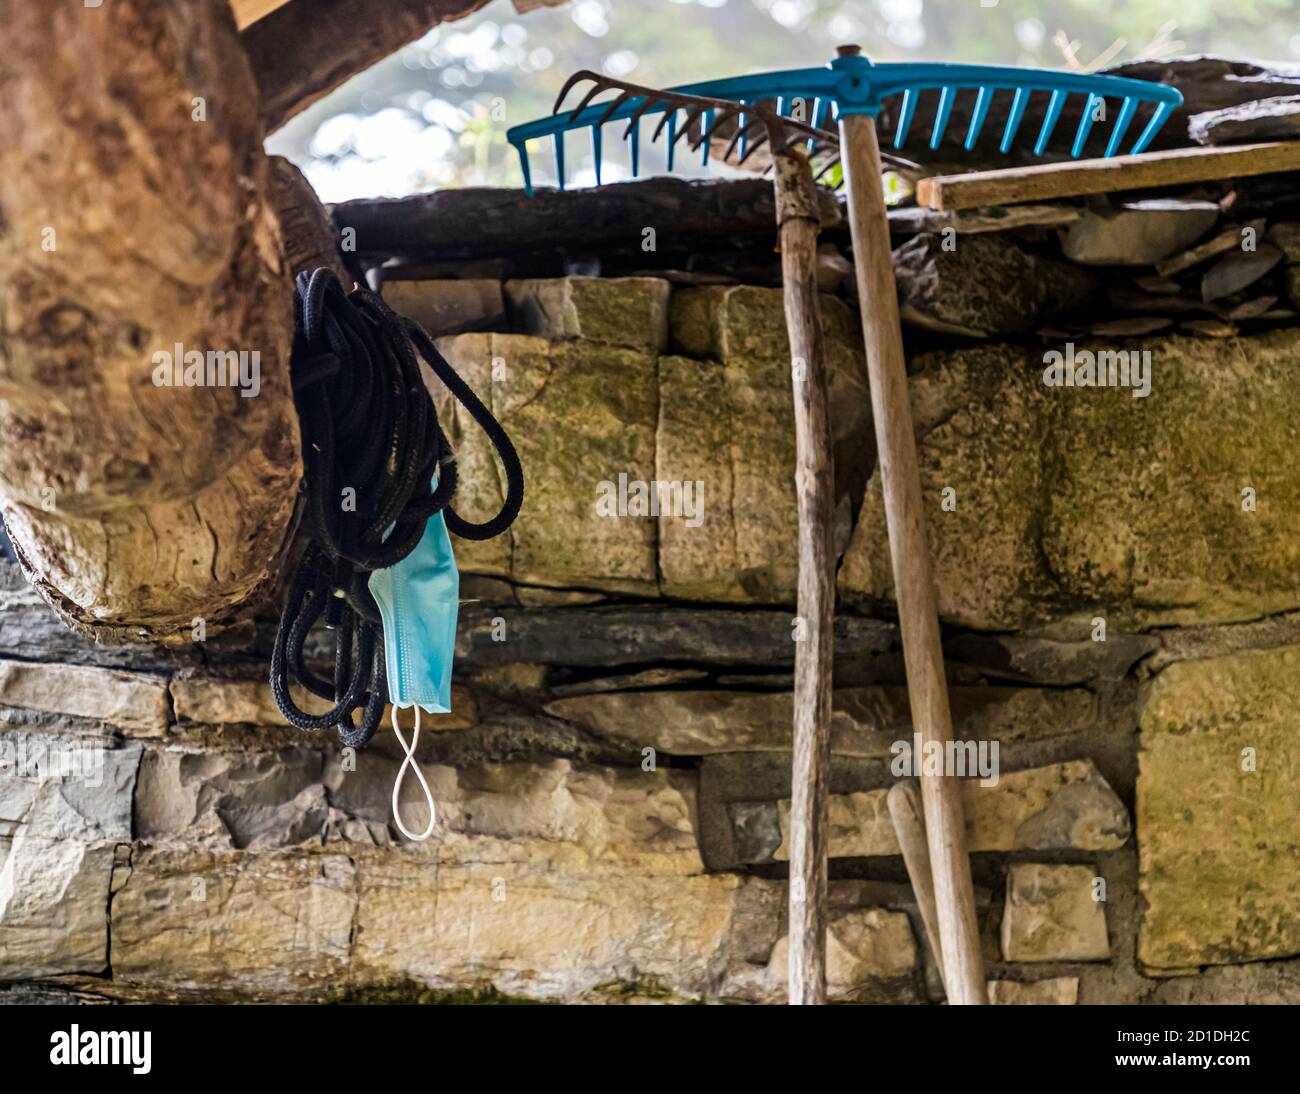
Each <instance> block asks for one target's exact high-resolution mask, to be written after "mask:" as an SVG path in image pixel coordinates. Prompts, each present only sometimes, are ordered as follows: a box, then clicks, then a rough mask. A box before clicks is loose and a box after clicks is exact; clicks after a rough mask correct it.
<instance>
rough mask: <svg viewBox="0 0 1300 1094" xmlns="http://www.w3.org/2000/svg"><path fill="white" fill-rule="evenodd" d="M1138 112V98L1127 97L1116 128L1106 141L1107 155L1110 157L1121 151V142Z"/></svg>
mask: <svg viewBox="0 0 1300 1094" xmlns="http://www.w3.org/2000/svg"><path fill="white" fill-rule="evenodd" d="M1136 113H1137V100H1136V99H1134V98H1127V99H1125V100H1124V105H1123V106H1121V107H1120V108H1119V117H1118V118H1116V119H1115V128H1114V129H1113V130H1111V134H1110V140H1109V141H1107V142H1106V157H1107V158H1108V159H1109V158H1110V157H1111V156H1113V155H1114V154H1115V153H1116V152H1118V151H1119V146H1120V142H1121V141H1122V140H1123V139H1124V134H1125V132H1126V131H1127V130H1128V127H1129V123H1130V122H1131V121H1132V120H1133V115H1134V114H1136Z"/></svg>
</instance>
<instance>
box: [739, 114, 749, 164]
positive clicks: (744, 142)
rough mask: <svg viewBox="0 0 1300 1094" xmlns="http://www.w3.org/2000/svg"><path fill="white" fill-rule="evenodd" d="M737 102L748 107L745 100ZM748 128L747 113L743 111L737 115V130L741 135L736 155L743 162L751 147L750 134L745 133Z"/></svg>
mask: <svg viewBox="0 0 1300 1094" xmlns="http://www.w3.org/2000/svg"><path fill="white" fill-rule="evenodd" d="M736 102H738V103H740V105H741V106H745V105H746V103H745V100H744V99H737V100H736ZM746 128H747V126H746V125H745V112H744V111H743V110H742V111H741V112H740V113H739V114H737V115H736V130H737V132H739V133H740V143H739V145H738V147H737V149H736V155H738V156H739V157H740V158H741V159H742V160H743V159H744V158H745V149H747V148H748V147H749V134H748V133H746V132H745V130H746Z"/></svg>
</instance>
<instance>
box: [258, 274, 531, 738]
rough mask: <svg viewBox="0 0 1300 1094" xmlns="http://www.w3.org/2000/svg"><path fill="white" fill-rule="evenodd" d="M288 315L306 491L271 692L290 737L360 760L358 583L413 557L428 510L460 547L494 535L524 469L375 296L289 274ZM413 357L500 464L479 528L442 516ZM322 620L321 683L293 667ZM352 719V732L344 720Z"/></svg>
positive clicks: (368, 651) (367, 630) (372, 677)
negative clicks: (500, 499)
mask: <svg viewBox="0 0 1300 1094" xmlns="http://www.w3.org/2000/svg"><path fill="white" fill-rule="evenodd" d="M294 309H295V316H294V317H295V331H294V343H293V363H292V373H293V391H294V401H295V402H296V404H297V407H298V419H299V424H300V426H301V430H302V449H303V464H304V478H305V480H306V492H307V505H306V512H305V514H304V527H303V529H302V532H301V534H302V535H303V537H304V538H305V539H306V541H307V543H306V547H305V548H304V551H303V555H302V559H301V561H300V563H299V565H298V570H297V572H296V573H295V575H294V577H293V580H292V582H291V584H290V588H289V596H288V600H287V601H286V603H285V607H284V614H283V615H282V616H281V617H280V625H279V627H278V628H277V630H276V635H275V648H274V650H273V651H272V653H271V690H272V693H273V694H274V695H275V702H276V705H277V706H278V707H279V708H280V711H281V713H282V714H284V716H285V718H286V719H287V720H288V721H289V723H290V725H293V726H297V727H298V728H299V729H312V730H318V729H324V728H325V727H326V726H336V727H337V728H338V734H339V741H340V742H341V743H343V744H344V745H352V746H354V747H359V746H361V745H364V744H365V743H366V742H367V741H369V740H370V738H371V737H373V736H374V733H375V728H376V727H377V726H378V725H379V719H380V717H381V716H382V715H383V711H384V705H385V704H386V703H387V701H388V684H387V680H386V679H385V673H384V641H383V628H382V625H381V623H380V618H379V609H378V607H377V606H376V604H375V600H374V597H373V596H371V594H370V589H369V586H368V581H369V579H370V575H371V573H373V572H374V571H375V570H380V569H384V568H385V567H388V566H393V565H395V564H396V563H398V562H400V561H401V560H402V559H404V558H405V557H406V556H407V555H409V554H410V553H411V552H412V551H413V550H415V547H416V545H417V544H418V543H419V542H420V538H421V537H422V536H423V535H424V526H425V524H426V523H427V521H428V519H429V517H431V516H432V515H433V514H434V513H437V512H440V511H441V512H442V513H443V516H444V519H445V520H446V522H447V528H448V530H449V531H451V532H454V533H455V534H456V535H458V536H460V537H462V538H464V539H489V538H491V537H492V536H495V535H499V534H500V533H501V532H504V531H505V530H506V529H507V528H509V527H510V525H511V523H512V522H513V521H514V519H515V516H516V515H517V514H518V512H519V507H520V505H521V504H522V502H523V496H524V477H523V469H522V468H521V467H520V464H519V457H518V456H517V455H516V453H515V449H514V446H513V445H512V444H511V443H510V438H509V437H507V436H506V433H505V430H503V429H502V428H501V425H500V423H499V422H497V420H496V419H495V418H494V417H492V414H491V412H489V411H488V409H487V407H485V406H484V405H483V404H482V402H480V401H479V399H478V397H477V396H476V395H475V394H474V392H473V391H472V390H471V389H470V388H469V386H468V385H467V384H466V383H465V381H464V380H462V379H461V378H460V377H459V376H458V375H457V374H456V373H455V371H454V370H453V369H452V367H451V366H450V365H449V364H448V363H447V361H446V360H445V359H444V358H443V356H442V354H440V353H439V352H438V350H437V348H436V347H435V346H434V344H433V340H432V339H431V338H430V337H429V336H428V334H426V333H425V331H424V330H422V329H421V328H420V326H419V325H418V324H416V323H413V322H412V321H411V320H409V319H404V318H402V317H401V316H399V315H397V314H395V313H394V312H393V311H392V310H391V309H390V308H389V307H388V306H387V305H386V304H385V303H384V302H383V300H381V299H380V298H379V297H378V296H377V295H375V294H374V293H372V292H369V291H367V290H366V289H363V288H357V289H355V290H354V291H353V292H352V294H351V295H348V294H346V293H345V292H344V291H343V286H342V285H340V284H339V281H338V278H336V277H335V276H334V274H333V273H331V272H330V271H329V270H327V269H319V270H316V271H314V272H313V273H311V274H310V275H308V274H299V275H298V280H297V295H296V297H295V301H294ZM417 354H418V356H417ZM420 358H423V359H424V360H425V361H426V362H427V363H428V364H429V366H430V367H431V368H432V369H433V371H434V373H435V374H436V375H437V376H438V378H439V379H440V380H441V381H442V382H443V383H444V384H445V385H446V386H447V389H448V390H449V391H450V392H451V393H452V395H453V396H454V397H455V398H456V399H458V400H459V401H460V402H461V403H462V404H463V405H464V407H465V408H466V409H467V410H468V411H469V412H470V414H471V416H472V417H473V418H474V420H475V421H476V422H478V424H479V425H480V426H481V427H482V428H483V430H484V432H485V433H486V434H487V435H488V437H489V439H490V440H491V441H492V444H493V445H494V446H495V448H496V450H497V453H498V455H499V456H500V458H501V464H502V466H503V468H504V469H505V474H506V498H505V502H504V503H503V504H502V506H501V511H500V512H499V513H498V514H497V515H496V516H495V517H493V518H492V519H491V520H488V521H485V522H484V523H482V524H473V523H471V522H469V521H466V520H464V519H463V518H462V517H460V516H459V515H458V514H457V513H456V511H455V510H454V509H453V508H452V507H451V505H450V502H451V499H452V496H453V495H454V494H455V492H456V463H455V459H454V456H453V453H452V449H451V444H450V443H449V442H448V440H447V437H446V435H445V434H444V433H443V431H442V428H441V426H440V425H439V423H438V415H437V412H436V411H435V409H434V405H433V400H432V398H431V397H430V395H429V392H428V389H427V388H426V387H425V385H424V381H423V379H422V377H421V375H420V365H419V359H420ZM435 471H436V472H437V475H438V484H437V488H436V489H435V488H433V486H432V482H433V477H434V473H435ZM349 489H350V490H351V491H352V493H350V494H345V491H347V490H349ZM345 499H346V501H348V502H350V503H351V504H345ZM390 529H391V531H390ZM322 618H323V619H324V621H325V623H326V625H327V626H329V627H330V628H331V629H333V630H334V632H335V650H334V679H333V680H332V681H327V680H324V679H322V678H321V677H319V676H317V675H316V674H315V673H313V672H311V670H310V669H308V668H307V666H306V664H305V663H304V654H303V647H304V645H305V643H306V640H307V635H308V633H309V632H310V631H311V629H312V627H313V626H315V625H316V623H318V622H319V621H320V620H321V619H322ZM291 676H292V678H294V679H296V680H298V682H300V683H301V684H302V685H303V686H304V687H305V688H306V689H307V690H308V691H310V692H312V693H313V694H315V695H318V696H320V697H321V698H322V699H327V700H329V701H330V702H332V703H334V706H333V708H331V709H330V710H328V711H326V712H325V713H323V714H308V713H306V712H305V711H302V710H300V709H299V708H298V707H297V706H296V705H295V704H294V702H293V699H292V698H291V697H290V695H289V681H290V677H291ZM358 707H361V708H363V709H362V715H361V723H360V724H359V725H357V724H354V722H353V720H352V719H353V711H355V710H356V709H357V708H358Z"/></svg>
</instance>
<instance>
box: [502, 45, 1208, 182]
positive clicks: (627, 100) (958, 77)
mask: <svg viewBox="0 0 1300 1094" xmlns="http://www.w3.org/2000/svg"><path fill="white" fill-rule="evenodd" d="M585 76H588V74H579V77H575V79H574V80H570V81H569V83H567V84H566V85H565V87H564V89H563V90H562V91H561V93H560V97H559V100H558V101H557V103H556V110H557V112H556V113H555V114H553V115H551V116H550V117H546V118H539V119H538V120H537V121H532V122H526V123H525V124H523V125H516V126H514V127H512V128H511V129H510V130H509V131H508V132H507V134H506V139H507V140H509V142H510V143H511V144H512V145H513V146H514V147H515V150H516V151H517V152H518V153H519V161H520V164H521V166H522V168H523V173H524V186H525V187H526V188H527V189H528V192H529V193H531V192H532V172H531V170H530V167H529V161H528V143H529V141H533V140H536V139H538V138H541V137H550V138H551V139H552V140H553V142H554V148H555V164H556V176H557V178H558V179H559V185H560V189H564V182H565V173H564V134H565V133H566V132H568V131H570V130H573V129H590V130H591V139H592V151H593V156H594V159H595V163H596V181H597V183H598V184H599V182H600V163H601V128H602V126H603V125H604V124H605V123H606V122H612V121H628V122H629V123H630V124H629V125H628V127H627V131H626V134H625V135H626V137H627V140H628V142H629V145H630V149H631V160H632V174H633V175H636V174H637V173H638V170H639V166H640V154H639V152H640V148H639V142H640V131H639V128H638V126H637V122H638V121H639V120H640V118H641V117H643V116H645V115H647V114H657V113H664V114H666V115H667V117H666V119H664V120H663V121H661V123H660V125H659V128H658V129H656V131H655V134H656V136H657V135H658V134H659V133H660V132H665V133H666V134H667V140H668V170H670V171H671V170H672V168H673V150H674V145H675V144H676V141H677V138H678V137H679V136H680V133H681V129H682V128H683V127H684V126H683V127H679V125H678V116H679V114H680V115H682V118H683V122H684V123H685V124H691V123H699V124H700V126H701V127H702V129H703V130H708V129H709V128H710V127H711V126H712V124H713V118H712V117H711V116H710V112H709V111H707V110H705V111H703V112H702V116H699V117H696V118H694V119H692V118H690V117H687V116H686V114H687V112H686V111H684V110H683V109H682V108H681V107H679V106H676V105H674V104H672V103H671V102H668V103H664V102H662V101H656V100H655V99H654V98H653V97H651V96H645V95H638V94H632V93H629V92H624V93H623V94H621V95H619V96H617V97H616V98H615V99H612V100H607V101H604V102H600V103H596V104H595V105H590V103H591V99H592V97H593V95H594V94H596V93H598V92H599V91H600V90H602V89H603V88H602V87H601V86H597V87H596V88H595V90H594V91H593V92H591V93H589V94H588V95H587V96H586V97H585V98H584V99H583V100H582V102H581V103H579V105H578V106H577V107H576V108H575V109H573V110H565V111H563V112H560V111H559V106H560V103H562V102H563V101H564V98H565V96H566V95H567V94H568V92H569V90H570V89H571V88H572V86H573V84H574V82H576V80H577V79H580V78H583V77H585ZM613 84H614V82H613V81H609V82H607V83H606V85H605V86H610V85H613ZM615 86H616V85H615ZM669 90H670V92H671V93H677V94H682V95H691V96H704V97H708V98H712V99H725V100H729V101H731V102H735V103H739V104H742V105H749V104H756V103H760V102H761V103H765V104H769V106H770V108H771V109H773V110H775V112H776V113H777V114H779V115H781V116H784V117H797V118H798V120H800V121H802V122H805V123H807V124H808V125H810V126H812V127H814V128H819V127H822V126H825V125H827V124H828V123H830V122H834V121H836V120H838V118H839V117H840V116H841V115H843V114H869V115H873V116H874V115H877V114H879V113H880V112H881V110H883V109H884V107H885V103H886V100H889V99H893V98H895V97H898V102H897V119H898V120H897V127H896V129H895V131H894V135H893V147H894V148H896V149H901V148H903V147H904V144H905V143H906V141H907V137H908V133H909V132H910V131H911V129H912V120H913V117H914V115H915V113H916V108H917V103H918V102H919V100H920V96H921V93H922V92H927V91H937V92H938V103H937V105H936V107H935V114H934V122H933V124H932V125H931V127H930V141H929V146H930V148H932V149H935V148H938V147H939V142H940V141H941V140H942V139H943V135H944V132H945V131H946V129H947V127H948V122H949V119H950V118H951V116H952V112H953V105H954V104H955V102H956V101H957V97H958V96H959V95H963V94H968V95H974V103H973V105H972V107H971V114H970V122H969V124H968V125H967V128H966V136H965V140H964V142H963V145H962V147H963V148H964V149H965V150H967V151H970V150H971V149H972V148H974V147H975V143H976V141H977V140H978V139H979V137H980V133H981V131H982V130H983V129H984V123H985V121H986V119H987V118H988V114H989V108H990V107H991V106H992V104H993V100H994V98H995V96H998V95H1002V94H1009V95H1010V100H1009V106H1008V110H1007V116H1006V122H1005V124H1004V125H1003V126H1002V134H1001V137H1000V139H999V143H998V149H999V151H1001V152H1003V153H1006V152H1008V151H1009V150H1010V149H1011V147H1012V146H1013V144H1014V143H1015V141H1016V137H1017V135H1018V133H1019V130H1020V124H1021V122H1022V121H1023V120H1024V116H1025V110H1026V108H1027V107H1028V105H1029V102H1030V98H1031V96H1033V95H1035V94H1041V95H1046V96H1048V99H1047V104H1046V109H1045V112H1044V115H1043V120H1042V123H1041V125H1040V126H1039V129H1038V134H1037V136H1036V137H1035V138H1034V143H1033V152H1034V155H1035V156H1041V155H1042V154H1043V153H1044V151H1045V150H1046V148H1047V143H1048V141H1049V140H1050V139H1051V137H1052V133H1053V131H1054V130H1055V128H1056V124H1057V122H1058V121H1059V120H1060V118H1061V113H1062V111H1063V110H1064V108H1065V106H1066V103H1067V100H1069V98H1070V96H1079V97H1081V98H1082V106H1083V110H1082V116H1081V118H1080V121H1079V124H1078V126H1077V128H1076V129H1075V133H1074V141H1073V143H1072V145H1071V149H1070V154H1071V156H1073V157H1075V158H1078V157H1079V156H1080V155H1082V153H1083V150H1084V146H1085V145H1086V143H1087V141H1088V138H1089V136H1090V135H1091V133H1092V131H1093V129H1094V127H1095V125H1096V123H1097V122H1098V121H1103V120H1105V121H1108V120H1109V118H1110V114H1109V105H1108V101H1114V102H1117V103H1118V104H1119V108H1118V112H1117V113H1115V115H1114V121H1113V123H1110V124H1111V129H1110V135H1109V137H1108V138H1107V140H1106V147H1105V151H1104V152H1103V153H1102V155H1103V156H1106V157H1109V156H1114V155H1116V154H1118V153H1119V152H1120V151H1121V149H1122V147H1123V142H1124V138H1125V136H1126V135H1127V134H1128V132H1129V130H1130V129H1131V128H1132V126H1133V121H1134V119H1135V118H1136V117H1137V116H1138V113H1139V111H1143V112H1145V110H1146V109H1147V108H1151V113H1150V115H1149V117H1147V120H1146V123H1145V125H1144V126H1143V128H1142V129H1141V131H1140V133H1139V134H1138V137H1137V139H1136V140H1134V142H1133V144H1132V146H1131V147H1130V148H1129V149H1128V151H1129V153H1137V152H1142V151H1144V150H1145V149H1146V148H1147V146H1148V145H1150V143H1151V141H1152V139H1153V138H1154V137H1155V135H1156V134H1157V133H1158V132H1159V131H1160V128H1161V126H1163V125H1164V124H1165V122H1166V121H1167V120H1168V118H1169V115H1170V114H1172V113H1173V111H1174V110H1175V109H1177V107H1178V106H1179V105H1181V103H1182V101H1183V97H1182V94H1181V93H1180V92H1178V91H1177V90H1176V89H1175V88H1172V87H1169V86H1167V85H1166V84H1157V83H1152V82H1150V81H1147V80H1133V79H1129V78H1128V77H1124V76H1096V75H1088V74H1083V73H1074V72H1056V71H1052V70H1048V69H1037V68H1015V67H1011V66H1004V65H957V64H933V63H922V64H913V63H904V64H875V63H873V62H872V61H870V60H869V59H868V58H866V57H864V56H862V55H861V54H860V53H857V52H856V51H854V47H845V49H844V50H842V51H841V54H840V56H838V57H836V59H835V60H833V61H831V62H830V64H828V65H826V66H825V67H823V68H799V69H791V70H789V71H786V72H765V73H760V74H758V75H754V76H737V77H732V78H727V79H720V80H704V81H702V82H700V83H693V84H684V85H682V86H680V87H675V88H671V89H669ZM1099 107H1100V108H1101V109H1100V110H1099V109H1098V108H1099ZM665 122H666V124H665ZM740 123H741V124H740V134H739V151H740V154H741V155H742V156H743V155H744V154H745V152H746V151H747V148H746V144H747V136H746V133H745V132H744V116H743V113H742V115H741V117H740ZM701 143H702V144H703V160H704V162H706V163H707V162H708V158H709V144H708V141H707V140H706V141H703V142H701Z"/></svg>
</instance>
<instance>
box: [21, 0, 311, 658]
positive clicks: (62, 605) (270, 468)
mask: <svg viewBox="0 0 1300 1094" xmlns="http://www.w3.org/2000/svg"><path fill="white" fill-rule="evenodd" d="M3 8H4V12H5V20H4V25H5V47H6V48H5V49H4V50H3V52H0V85H3V86H4V87H6V88H8V89H10V90H11V91H12V93H11V94H7V95H4V96H0V131H3V132H4V133H5V134H6V140H5V141H4V142H3V143H0V177H3V178H4V179H5V184H4V187H3V188H2V189H0V224H3V226H4V228H3V231H0V299H3V300H4V314H3V318H0V507H2V508H3V511H4V518H5V523H6V524H7V526H8V528H9V532H10V535H11V538H12V540H13V544H14V548H15V552H16V553H17V555H18V557H19V561H20V562H21V563H22V565H23V568H24V570H25V572H26V573H27V575H28V577H29V579H30V580H31V581H32V583H33V584H34V585H35V586H36V587H37V588H38V589H39V590H40V591H41V593H42V594H43V595H44V596H45V598H46V599H47V600H48V601H50V603H51V604H52V605H53V606H54V607H55V609H56V610H58V611H59V613H60V614H61V615H62V616H63V617H64V619H65V620H66V621H67V622H68V623H69V624H70V625H72V626H73V627H74V628H75V629H78V630H80V631H81V632H82V633H87V634H90V635H92V636H93V637H96V638H101V639H105V640H112V639H114V638H116V639H119V640H120V639H123V638H130V639H154V640H177V641H182V642H189V641H192V640H194V638H196V637H202V636H203V635H205V634H212V633H215V631H216V630H217V629H219V628H220V626H221V625H223V624H224V623H226V622H230V621H233V620H237V619H239V618H241V617H243V616H245V615H247V614H248V613H250V612H251V611H253V610H254V609H255V608H257V607H259V606H260V605H261V603H262V602H264V601H265V600H266V599H267V597H268V596H269V595H270V594H271V593H272V592H273V591H274V588H275V585H276V582H277V580H278V578H279V574H280V569H281V565H282V561H283V553H284V552H285V550H286V549H287V546H288V544H289V541H290V539H291V536H292V531H293V521H294V512H295V506H296V503H297V497H298V485H299V480H300V479H301V476H302V465H301V461H300V458H299V450H298V421H297V415H296V414H295V412H294V407H293V399H292V392H291V389H290V384H289V351H290V345H291V341H292V335H293V320H292V316H293V301H292V295H291V293H292V289H291V286H290V282H289V279H288V277H287V276H286V271H285V268H284V256H283V252H282V249H281V237H280V227H279V224H278V221H277V217H276V214H275V210H274V208H273V204H272V201H271V198H270V194H269V181H268V178H267V163H266V156H265V154H264V152H263V151H262V127H261V123H260V120H259V118H258V116H257V98H256V91H255V88H254V86H253V80H252V76H251V74H250V72H249V69H248V64H247V61H246V60H245V58H244V54H243V50H242V49H241V48H240V45H239V39H238V36H237V34H236V32H235V26H234V21H233V19H232V18H231V16H230V12H229V11H228V10H226V9H225V8H224V7H222V6H221V5H219V4H215V3H213V2H212V0H173V2H172V3H169V4H159V3H157V2H156V0H113V2H112V3H109V4H106V5H104V6H103V7H102V8H86V7H83V6H82V5H80V4H77V5H72V4H24V3H10V4H5V5H3ZM52 42H57V43H58V48H57V49H51V48H50V43H52ZM178 345H179V346H181V347H182V351H181V355H182V356H183V357H185V358H189V355H190V354H197V355H201V359H202V360H203V362H204V368H203V370H202V373H203V375H202V376H200V375H199V370H197V369H196V370H195V371H194V372H192V373H191V374H190V377H191V380H200V379H201V380H202V385H201V386H199V385H197V384H193V385H191V384H186V383H185V382H184V380H185V377H184V376H182V381H183V382H182V384H181V386H176V385H175V383H174V377H175V372H174V371H173V370H171V369H163V365H165V364H167V363H168V362H169V361H172V360H174V358H175V357H176V356H177V350H176V347H177V346H178ZM241 352H242V353H243V354H244V355H245V376H244V377H240V378H239V379H238V380H237V382H236V384H234V385H232V384H230V383H229V372H228V371H227V376H226V378H227V383H225V384H219V383H215V382H213V381H214V380H215V379H216V378H217V358H216V356H215V355H216V354H218V353H219V354H221V358H220V364H221V365H222V366H223V367H224V369H225V370H229V368H230V360H229V358H228V357H227V356H226V354H228V353H234V354H239V353H241ZM254 353H255V354H257V358H256V360H257V371H256V374H254V371H253V367H252V365H253V360H254V358H253V356H252V355H253V354H254ZM209 354H212V355H213V357H212V358H209V356H208V355H209ZM160 355H162V356H161V359H160ZM209 359H211V360H212V361H213V369H212V373H211V377H209V374H208V369H207V362H208V360H209ZM236 360H238V358H236ZM191 362H192V359H189V360H182V368H183V367H184V366H185V365H186V364H189V363H191ZM160 369H162V371H161V372H160V371H159V370H160ZM255 375H256V379H257V381H258V383H257V385H256V389H255V390H256V394H255V395H254V394H253V392H254V382H253V381H254V376H255ZM160 377H161V379H162V380H172V381H173V382H172V383H171V384H170V385H166V384H163V383H162V382H161V381H160ZM245 378H246V379H247V381H248V382H247V383H245V382H244V379H245ZM245 391H247V392H248V393H249V394H248V395H247V396H245V395H244V394H242V392H245ZM196 620H202V621H203V631H202V632H200V631H198V630H197V628H196V624H195V621H196Z"/></svg>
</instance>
